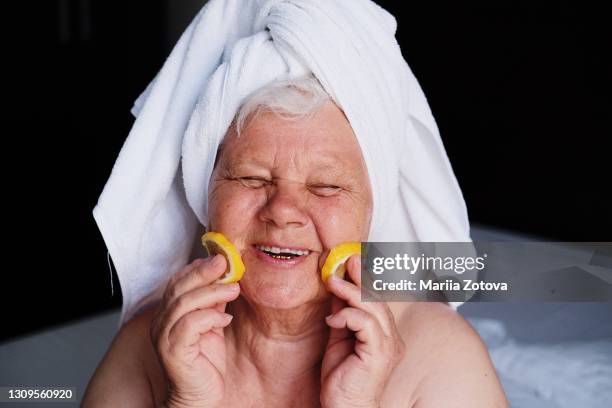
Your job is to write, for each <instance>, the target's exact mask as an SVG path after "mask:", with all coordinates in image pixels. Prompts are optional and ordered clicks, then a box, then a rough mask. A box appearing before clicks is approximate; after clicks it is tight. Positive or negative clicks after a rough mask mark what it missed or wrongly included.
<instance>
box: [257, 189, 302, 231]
mask: <svg viewBox="0 0 612 408" xmlns="http://www.w3.org/2000/svg"><path fill="white" fill-rule="evenodd" d="M303 189H304V186H303V185H302V184H301V183H297V182H291V181H276V182H275V183H274V185H273V186H271V188H270V191H269V193H268V196H267V201H266V203H265V204H264V205H263V207H262V208H261V210H260V211H259V219H260V220H261V221H263V222H265V223H268V224H273V225H274V226H276V227H277V228H291V227H293V228H296V227H298V228H299V227H303V226H305V225H307V224H308V215H307V213H306V211H305V209H306V204H307V203H306V200H307V199H306V197H304V194H303V191H302V190H303Z"/></svg>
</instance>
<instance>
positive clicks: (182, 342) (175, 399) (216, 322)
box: [151, 255, 240, 407]
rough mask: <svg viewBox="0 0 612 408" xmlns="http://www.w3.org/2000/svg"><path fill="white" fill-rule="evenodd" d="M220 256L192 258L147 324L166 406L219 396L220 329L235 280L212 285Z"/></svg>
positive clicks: (214, 402)
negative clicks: (163, 381)
mask: <svg viewBox="0 0 612 408" xmlns="http://www.w3.org/2000/svg"><path fill="white" fill-rule="evenodd" d="M226 262H227V261H226V260H225V258H224V257H223V256H222V255H215V256H214V257H210V258H207V259H197V260H195V261H194V262H192V263H191V264H189V265H187V266H185V267H184V268H183V269H182V270H181V271H179V272H177V273H176V274H175V275H174V276H173V277H172V278H171V279H170V280H169V282H168V285H167V286H166V290H165V292H164V296H163V299H162V302H161V305H160V307H159V308H158V310H157V312H156V315H155V317H154V319H153V322H152V324H151V340H152V342H153V346H154V348H155V349H156V352H157V356H158V358H159V361H160V363H161V365H162V367H163V368H164V371H165V375H166V379H167V381H168V390H167V391H168V394H167V400H166V406H167V407H195V406H197V407H214V406H218V404H219V402H220V401H221V400H222V398H223V394H224V377H225V365H226V362H225V339H224V335H223V328H224V327H226V326H227V325H229V324H230V322H231V320H232V317H233V316H231V315H230V314H227V313H224V312H225V306H226V304H227V302H230V301H232V300H234V299H236V298H237V297H238V295H239V293H240V287H239V285H238V283H231V284H219V283H214V282H215V281H216V280H217V278H219V277H220V276H221V275H223V273H224V272H225V268H226Z"/></svg>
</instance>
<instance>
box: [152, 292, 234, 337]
mask: <svg viewBox="0 0 612 408" xmlns="http://www.w3.org/2000/svg"><path fill="white" fill-rule="evenodd" d="M239 294H240V287H239V286H238V284H237V283H230V284H213V285H209V286H202V287H198V288H196V289H193V290H191V291H189V292H187V293H184V294H183V295H182V296H181V297H179V298H178V299H176V301H175V302H174V303H172V304H171V305H170V306H169V307H168V309H167V312H166V316H165V318H164V325H165V326H166V327H172V326H173V325H174V324H175V323H176V321H177V320H179V319H180V318H181V317H182V316H184V315H186V314H187V313H189V312H192V311H194V310H198V309H200V310H201V309H210V308H212V309H215V310H217V311H219V312H223V310H219V305H225V304H227V302H230V301H232V300H234V299H236V298H237V297H238V295H239ZM223 307H224V306H223Z"/></svg>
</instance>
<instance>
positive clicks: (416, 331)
mask: <svg viewBox="0 0 612 408" xmlns="http://www.w3.org/2000/svg"><path fill="white" fill-rule="evenodd" d="M390 307H391V309H392V311H393V313H394V315H395V317H396V323H397V327H398V330H399V331H400V333H401V335H402V338H403V340H404V342H405V344H406V353H405V355H404V358H403V360H402V362H401V363H400V364H399V365H398V367H397V368H396V370H395V371H394V373H393V375H392V377H391V379H390V380H389V386H388V388H387V390H388V393H387V395H386V396H385V397H386V400H387V404H384V405H386V406H389V407H432V406H434V407H436V406H444V407H453V406H457V407H463V406H470V407H507V406H508V403H507V401H506V398H505V395H504V391H503V388H502V386H501V384H500V382H499V379H498V377H497V374H496V372H495V369H494V367H493V364H492V362H491V359H490V357H489V353H488V351H487V348H486V346H485V344H484V343H483V341H482V340H481V338H480V336H479V335H478V333H476V331H475V330H474V329H473V328H472V326H471V325H470V324H469V323H468V322H467V321H466V320H465V319H464V318H463V317H462V316H461V315H460V314H459V313H457V312H455V311H454V310H453V309H452V308H450V307H449V306H447V305H446V304H443V303H435V302H414V303H403V304H400V303H395V304H390Z"/></svg>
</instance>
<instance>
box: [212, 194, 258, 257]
mask: <svg viewBox="0 0 612 408" xmlns="http://www.w3.org/2000/svg"><path fill="white" fill-rule="evenodd" d="M259 196H260V194H257V192H254V191H249V190H246V189H244V188H237V187H235V186H223V187H220V188H218V189H217V190H215V192H214V193H213V194H211V195H210V197H209V201H208V205H209V227H210V230H212V231H219V232H222V233H223V234H224V235H225V236H227V238H228V239H229V240H230V241H232V242H233V243H234V244H236V245H238V246H242V242H243V241H244V240H245V239H246V238H247V236H246V235H247V233H248V228H249V226H250V225H252V223H253V219H254V217H255V216H256V214H257V208H258V207H259V203H260V201H261V197H259Z"/></svg>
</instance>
